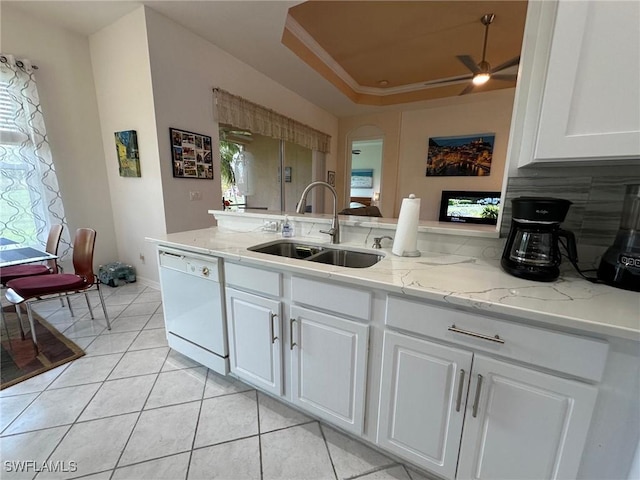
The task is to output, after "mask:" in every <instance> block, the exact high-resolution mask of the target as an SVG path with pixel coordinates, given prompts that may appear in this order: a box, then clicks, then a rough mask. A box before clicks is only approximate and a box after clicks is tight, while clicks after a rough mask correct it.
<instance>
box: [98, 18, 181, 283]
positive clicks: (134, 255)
mask: <svg viewBox="0 0 640 480" xmlns="http://www.w3.org/2000/svg"><path fill="white" fill-rule="evenodd" d="M144 13H145V12H144V8H142V7H140V8H138V9H137V10H134V11H133V12H131V13H130V14H128V15H126V16H124V17H122V18H121V19H119V20H118V21H116V22H114V23H113V24H111V25H109V26H108V27H106V28H104V29H102V30H101V31H99V32H98V33H96V34H94V35H92V36H91V37H90V47H91V58H92V62H93V72H94V77H95V88H96V94H97V98H98V107H99V112H100V123H101V127H102V138H103V142H104V153H103V157H104V158H105V159H106V166H107V177H108V181H109V187H110V190H111V203H112V205H113V212H114V218H115V231H116V235H117V245H118V252H119V253H120V260H122V261H123V262H126V263H130V264H132V265H134V266H135V267H136V270H137V273H138V276H139V277H141V279H144V280H151V281H157V280H158V272H157V263H156V260H155V253H154V248H153V245H152V244H150V243H148V242H145V240H144V238H145V237H146V236H155V235H159V234H164V233H166V229H165V212H164V206H163V198H162V180H161V178H160V163H159V156H158V139H157V132H156V124H155V115H154V99H153V92H152V89H151V71H150V68H149V50H148V48H147V36H146V27H145V16H144ZM121 130H136V131H137V133H138V148H139V152H140V170H141V174H142V176H141V177H140V178H132V177H121V176H120V175H119V172H118V161H117V156H116V148H115V143H114V136H113V134H114V132H117V131H121ZM166 136H167V139H168V137H169V132H168V130H167V135H166ZM167 145H168V140H167ZM141 254H142V255H143V256H144V257H145V261H144V262H143V261H142V260H141V259H140V255H141Z"/></svg>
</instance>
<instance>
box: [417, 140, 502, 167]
mask: <svg viewBox="0 0 640 480" xmlns="http://www.w3.org/2000/svg"><path fill="white" fill-rule="evenodd" d="M494 140H495V134H494V133H484V134H478V135H462V136H457V137H431V138H429V141H428V145H429V147H428V153H427V171H426V176H427V177H447V176H465V177H481V176H486V175H490V174H491V161H492V159H493V142H494Z"/></svg>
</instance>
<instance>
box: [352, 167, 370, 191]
mask: <svg viewBox="0 0 640 480" xmlns="http://www.w3.org/2000/svg"><path fill="white" fill-rule="evenodd" d="M351 188H373V169H371V168H362V169H355V170H351Z"/></svg>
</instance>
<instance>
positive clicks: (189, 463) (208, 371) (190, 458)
mask: <svg viewBox="0 0 640 480" xmlns="http://www.w3.org/2000/svg"><path fill="white" fill-rule="evenodd" d="M165 362H166V360H165ZM163 366H164V365H163ZM210 373H211V370H210V369H208V368H207V374H206V375H205V377H204V383H203V385H202V394H201V395H200V408H199V409H198V418H196V426H195V429H194V431H193V439H192V440H191V449H190V450H189V461H188V462H187V469H186V471H185V472H184V479H185V480H187V478H189V469H190V468H191V460H192V459H193V449H194V448H195V446H196V437H197V435H198V428H199V427H200V415H202V405H203V404H204V392H205V390H206V389H207V382H208V381H209V374H210ZM158 376H159V375H158Z"/></svg>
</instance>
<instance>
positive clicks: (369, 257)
mask: <svg viewBox="0 0 640 480" xmlns="http://www.w3.org/2000/svg"><path fill="white" fill-rule="evenodd" d="M247 250H250V251H252V252H259V253H266V254H268V255H277V256H279V257H287V258H296V259H298V260H307V261H309V262H317V263H324V264H327V265H336V266H339V267H349V268H367V267H370V266H372V265H375V264H376V263H378V262H379V261H380V260H382V259H383V258H384V255H378V254H375V253H368V252H361V251H358V250H348V249H342V248H331V247H326V246H324V245H313V244H309V243H300V242H297V241H295V240H276V241H274V242H269V243H262V244H260V245H254V246H253V247H249V248H248V249H247Z"/></svg>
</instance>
